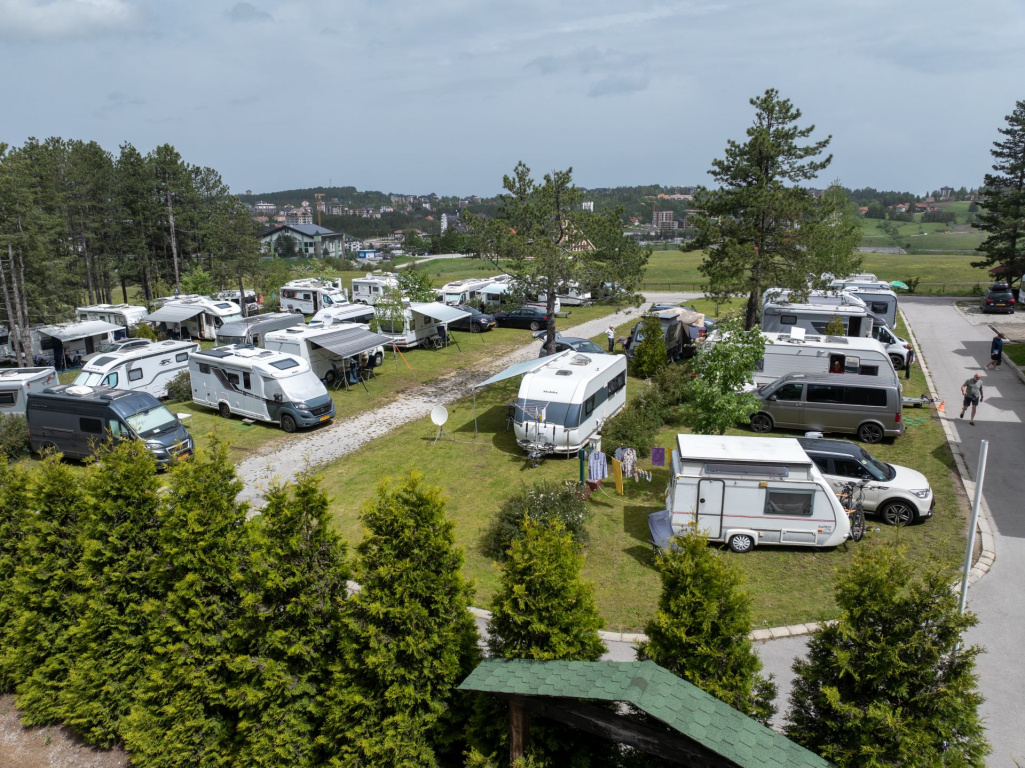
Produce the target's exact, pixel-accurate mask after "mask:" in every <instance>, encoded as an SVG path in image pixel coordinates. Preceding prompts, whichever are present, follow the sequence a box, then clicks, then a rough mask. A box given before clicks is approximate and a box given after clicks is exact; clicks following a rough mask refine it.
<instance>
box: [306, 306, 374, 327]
mask: <svg viewBox="0 0 1025 768" xmlns="http://www.w3.org/2000/svg"><path fill="white" fill-rule="evenodd" d="M373 319H374V308H373V307H371V306H369V305H367V304H341V305H339V306H334V307H327V308H325V309H322V310H320V311H319V312H317V314H315V315H314V316H313V317H312V318H311V319H310V323H311V324H312V323H325V324H327V325H334V324H338V323H369V322H370V321H371V320H373Z"/></svg>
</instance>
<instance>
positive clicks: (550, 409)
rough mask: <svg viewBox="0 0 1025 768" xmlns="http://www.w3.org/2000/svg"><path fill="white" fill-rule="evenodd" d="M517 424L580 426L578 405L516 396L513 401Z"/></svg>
mask: <svg viewBox="0 0 1025 768" xmlns="http://www.w3.org/2000/svg"><path fill="white" fill-rule="evenodd" d="M515 411H516V414H515V416H514V417H513V420H514V421H515V422H516V423H517V424H523V423H524V422H541V423H543V424H554V425H555V426H559V427H567V428H569V429H573V428H575V427H578V426H580V406H579V405H574V404H570V403H548V402H545V401H544V400H528V399H526V398H522V397H518V398H516V403H515Z"/></svg>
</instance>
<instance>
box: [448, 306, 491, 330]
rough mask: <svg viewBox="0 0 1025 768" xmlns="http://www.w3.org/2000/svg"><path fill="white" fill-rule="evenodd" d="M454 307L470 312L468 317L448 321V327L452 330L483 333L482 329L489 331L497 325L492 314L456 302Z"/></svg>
mask: <svg viewBox="0 0 1025 768" xmlns="http://www.w3.org/2000/svg"><path fill="white" fill-rule="evenodd" d="M455 308H456V309H461V310H463V312H469V313H470V314H469V316H468V317H461V318H459V319H458V320H453V321H452V322H451V323H449V324H448V327H449V328H451V329H453V330H456V331H470V332H471V333H483V332H484V331H490V330H491V329H492V328H494V327H495V326H496V325H497V323H496V322H495V317H494V315H489V314H487V313H486V312H481V311H480V310H479V309H475V308H474V307H470V306H467V305H466V304H456V305H455Z"/></svg>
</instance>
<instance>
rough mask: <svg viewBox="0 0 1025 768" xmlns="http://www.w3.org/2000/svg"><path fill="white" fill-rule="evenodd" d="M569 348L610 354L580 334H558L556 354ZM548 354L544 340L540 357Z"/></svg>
mask: <svg viewBox="0 0 1025 768" xmlns="http://www.w3.org/2000/svg"><path fill="white" fill-rule="evenodd" d="M567 349H572V350H573V351H575V352H581V353H583V354H587V355H605V354H608V351H607V350H604V349H602V348H601V347H599V346H598V345H597V344H595V343H594V342H593V341H591V340H590V339H582V338H580V337H579V336H557V337H556V339H555V354H559V353H560V352H565V351H566V350H567ZM547 355H548V347H546V346H545V345H544V341H543V340H542V343H541V354H539V355H538V357H545V356H547Z"/></svg>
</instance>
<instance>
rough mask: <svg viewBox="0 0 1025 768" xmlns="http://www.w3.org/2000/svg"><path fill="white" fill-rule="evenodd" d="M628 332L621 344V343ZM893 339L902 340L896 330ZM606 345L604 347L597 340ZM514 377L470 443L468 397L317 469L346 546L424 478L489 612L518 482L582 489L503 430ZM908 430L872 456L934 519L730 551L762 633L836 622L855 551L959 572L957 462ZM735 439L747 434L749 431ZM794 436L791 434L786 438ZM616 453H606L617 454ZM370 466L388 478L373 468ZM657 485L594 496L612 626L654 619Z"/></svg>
mask: <svg viewBox="0 0 1025 768" xmlns="http://www.w3.org/2000/svg"><path fill="white" fill-rule="evenodd" d="M628 328H629V325H626V326H622V327H621V328H620V329H617V330H618V331H619V335H624V329H628ZM897 330H898V333H904V328H903V327H899V328H898V329H897ZM597 339H598V341H599V343H601V338H600V337H597ZM642 386H644V384H643V383H642V382H640V381H637V380H635V379H631V380H630V382H629V385H628V392H629V393H630V395H631V396H636V394H637V393H638V392H639V390H640V388H641V387H642ZM517 387H518V380H515V379H514V380H512V381H510V382H504V383H502V384H498V385H495V386H493V387H491V388H489V389H486V390H483V391H481V392H480V393H479V394H478V397H477V412H478V429H479V435H478V437H477V438H476V439H474V436H473V435H474V433H473V406H472V402H471V401H470V400H469V399H466V400H462V401H459V402H458V403H456V404H454V405H453V406H450V407H449V413H450V419H449V422H448V425H447V429H448V430H449V432H450V433H451V434H452V435H453V437H454V438H455V439H454V440H453V441H439V442H438V443H437V445H433V444H432V442H431V441H432V440H433V439H434V434H435V432H436V430H435V429H434V427H433V425H432V424H431V423H430V421H429V420H428V419H427V418H426V417H425V418H424V419H423V420H421V421H418V422H414V423H412V424H408V425H406V426H404V427H401V428H399V429H398V430H396V431H395V432H393V433H391V434H389V435H388V436H386V437H383V438H381V439H379V440H376V441H374V442H372V443H370V444H369V445H368V446H366V447H365V448H364V449H362V450H361V452H360V455H359V460H358V461H354V460H353V457H347V458H345V459H341V460H339V461H336V462H334V463H332V464H330V465H328V466H326V467H324V468H323V469H322V471H321V474H322V475H323V476H324V478H325V480H324V482H325V488H326V490H327V491H328V493H329V494H330V496H331V498H332V501H331V510H332V514H333V516H334V519H335V521H336V523H337V525H338V528H339V530H340V531H341V533H342V534H343V535H344V536H345V538H346V539H347V540H348V541H349V542H350V543H355V542H356V541H358V540H359V538H360V536H361V530H360V524H359V520H358V512H359V509H360V507H361V505H363V504H364V503H365V502H366V501H367V500H369V499H370V498H371V497H372V496H373V493H374V489H375V486H376V484H377V482H378V480H379V478H380V477H383V476H386V475H395V476H399V475H402V474H404V473H405V472H407V471H408V470H410V469H419V470H421V471H423V472H425V473H426V474H427V476H428V477H429V479H430V480H431V481H432V482H434V483H437V484H438V485H440V486H441V487H442V488H443V489H444V490H445V491H446V493H447V495H448V515H449V517H450V519H451V520H452V521H453V523H454V525H455V535H456V540H457V542H458V543H459V545H460V546H462V547H463V548H464V550H465V552H466V568H465V570H466V573H467V575H468V576H470V577H472V578H473V579H474V580H475V583H476V588H477V602H478V605H481V606H486V605H487V602H488V600H489V599H490V596H491V595H492V594H493V593H494V592H495V590H496V588H497V585H498V578H499V573H498V570H497V568H496V567H495V565H494V563H493V562H491V560H490V559H488V558H487V557H485V556H483V555H482V554H481V553H480V552H479V546H478V542H479V540H480V536H481V533H482V531H483V530H484V528H485V527H486V525H487V523H488V521H489V519H490V517H491V515H493V514H494V513H495V512H496V511H497V510H498V508H499V506H500V505H501V503H502V501H503V500H504V499H506V498H508V496H509V495H510V493H511V492H512V490H513V489H514V488H516V487H518V485H519V484H520V483H533V482H535V481H537V480H539V479H541V478H542V477H547V478H550V479H554V480H566V481H576V480H577V478H578V476H579V467H578V463H577V461H576V460H575V459H549V460H547V461H546V462H544V463H543V464H542V465H541V466H540V467H537V468H535V469H531V468H530V467H529V464H528V463H527V462H526V461H524V458H523V454H522V452H521V451H520V449H519V448H518V447H517V446H516V444H515V440H514V437H513V433H512V432H511V431H507V430H506V428H505V418H506V407H505V406H506V404H507V403H509V402H510V401H511V400H512V399H514V398H515V396H516V391H517ZM905 390H906V391H907V392H908V393H909V394H918V393H919V392H923V391H926V386H925V380H924V377H923V375H922V373H921V371H920V370H918V369H917V368H916V369H915V371H914V372H913V375H912V378H911V380H910V382H908V383H907V384H906V385H905ZM906 419H907V423H908V431H907V433H906V434H905V435H904V436H903V437H901V438H900V439H899V440H897V441H894V442H891V443H888V444H883V445H879V446H875V447H873V448H872V449H871V450H872V452H873V453H874V454H875V455H877V456H879V457H880V458H882V459H884V460H886V461H892V462H893V463H897V464H904V465H907V466H911V467H913V468H915V469H918V470H919V471H921V472H923V473H925V475H926V476H927V477H928V478H929V481H930V483H931V484H932V486H933V489H934V491H935V493H936V497H937V501H936V512H935V515H934V517H933V519H932V520H929V521H927V522H926V523H925V524H923V525H917V526H913V527H911V528H907V529H895V528H889V527H887V526H883V525H882V524H881V523H879V522H878V521H877V520H874V519H872V518H870V522H871V523H872V525H871V527H870V531H869V533H868V535H867V536H866V538H865V539H864V540H863V541H862V542H860V543H858V544H848V545H844V546H841V547H838V548H836V549H833V550H822V551H818V550H811V549H799V548H782V547H765V548H761V549H756V550H755V551H754V552H752V553H748V554H745V555H735V554H733V553H730V552H724V555H723V556H725V557H729V558H731V559H732V560H733V562H735V563H737V564H738V565H739V566H740V567H741V569H742V570H743V571H744V573H745V574H746V576H747V588H748V590H749V591H750V592H751V594H752V596H753V598H754V610H755V617H756V623H757V624H758V625H765V626H775V625H779V624H786V623H794V622H807V621H815V620H821V619H825V618H829V617H831V616H833V615H834V614H835V605H834V603H833V599H832V577H833V573H834V572H835V569H836V568H837V567H839V566H842V565H844V564H845V563H847V562H849V561H850V558H851V555H852V553H853V552H854V551H855V550H856V549H857V548H858V547H866V546H867V547H879V546H888V545H889V544H891V543H892V542H894V541H897V540H899V541H902V542H906V543H907V544H909V555H910V556H911V557H913V558H922V557H925V556H927V555H929V554H935V555H937V556H938V557H941V558H943V559H944V560H945V561H947V562H950V563H955V562H957V560H958V559H959V558H960V557H961V555H962V552H963V547H964V517H963V514H962V511H961V510H962V505H961V503H960V502H959V500H958V498H957V496H956V494H955V490H954V488H955V486H954V476H953V474H952V472H953V458H952V456H951V454H950V451H949V449H948V447H947V445H946V442H945V440H944V436H943V431H942V429H941V427H940V425H939V422H938V421H936V420H935V419H934V418H933V417H932V414H931V412H930V411H929V410H926V409H908V411H907V412H906ZM681 431H688V430H687V429H686V428H682V427H673V428H667V429H664V430H662V431H661V432H660V434H659V435H658V444H660V445H664V446H666V447H672V446H673V444H674V442H675V436H676V434H677V433H678V432H681ZM735 434H750V432H748V431H747V430H745V429H739V430H735ZM788 436H791V437H792V436H795V433H789V435H788ZM614 447H615V446H605V448H606V450H611V449H613V448H614ZM368 467H386V468H387V470H379V471H367V468H368ZM641 467H642V468H645V469H648V468H650V469H651V470H652V475H653V481H652V482H651V483H650V484H649V483H647V482H641V483H634V482H632V481H628V482H627V483H626V486H625V491H626V493H625V495H624V496H622V497H620V496H617V495H615V492H614V491H611V492H610V493H611V495H608V494H606V493H601V492H599V493H595V494H594V495H593V496H592V497H591V502H590V507H591V509H592V519H591V521H590V523H589V525H588V531H589V534H590V538H589V541H588V543H587V546H586V551H585V553H586V561H585V568H584V578H586V579H587V580H588V581H591V582H592V583H593V584H594V585H595V591H596V596H597V599H598V605H599V607H600V609H601V612H602V615H603V616H604V618H605V621H606V626H607V627H609V628H611V629H623V630H627V629H639V628H642V627H643V625H644V623H645V622H646V621H647V619H648V618H649V617H650V615H651V614H652V612H653V610H654V606H655V602H656V600H657V597H658V592H659V588H660V584H659V579H658V575H657V574H656V572H655V571H654V569H653V568H652V565H651V547H650V545H649V544H648V528H647V515H648V514H649V513H650V512H654V511H656V510H658V509H660V508H661V505H662V501H663V493H664V490H665V486H666V483H667V481H668V473H667V470H665V469H662V468H658V467H650V462H649V461H647V460H642V461H641Z"/></svg>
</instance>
